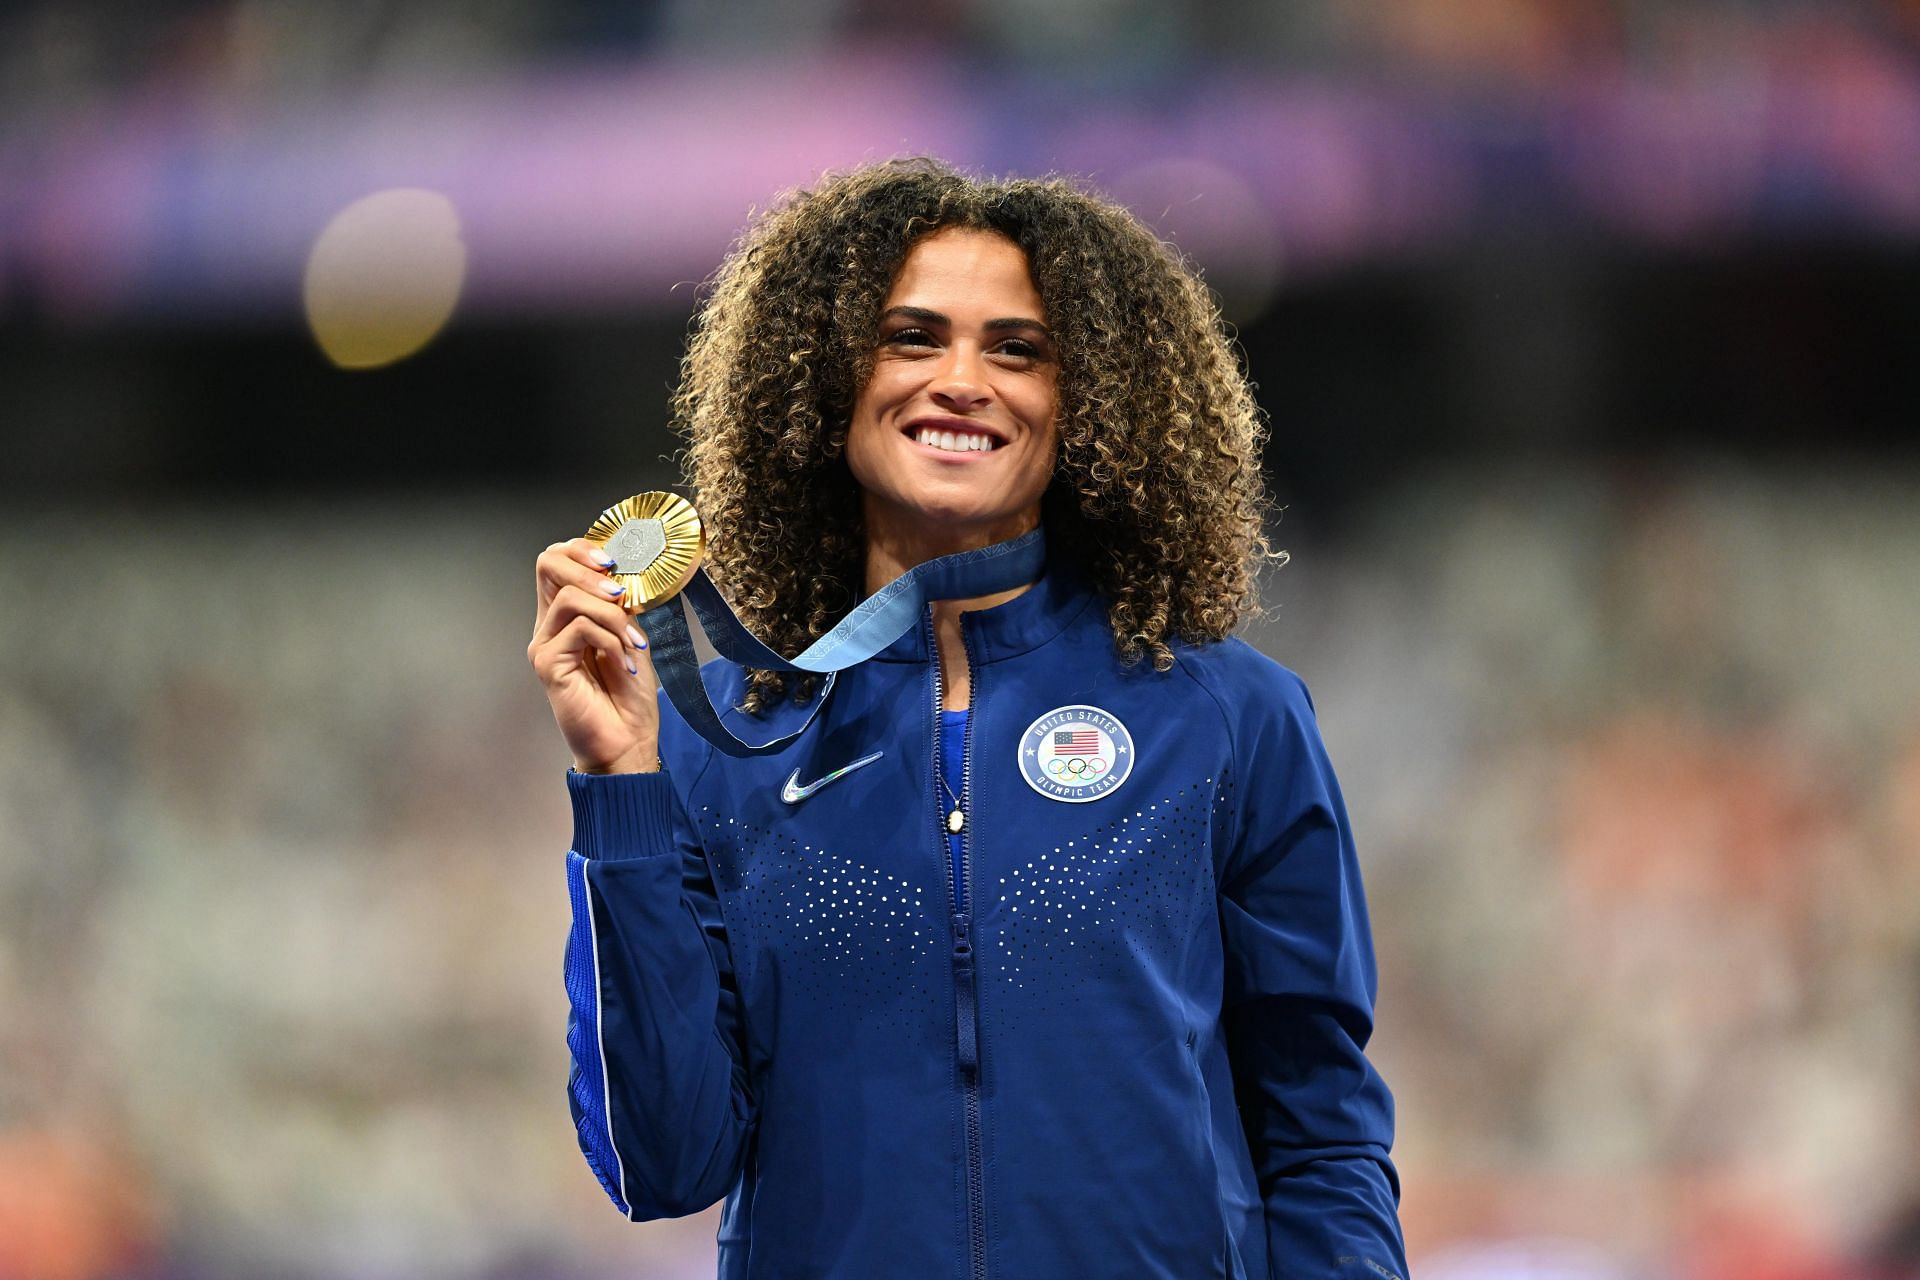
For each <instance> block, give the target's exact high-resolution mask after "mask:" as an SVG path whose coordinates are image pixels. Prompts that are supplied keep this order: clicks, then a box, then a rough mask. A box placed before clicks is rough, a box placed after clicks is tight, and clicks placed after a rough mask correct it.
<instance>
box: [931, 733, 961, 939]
mask: <svg viewBox="0 0 1920 1280" xmlns="http://www.w3.org/2000/svg"><path fill="white" fill-rule="evenodd" d="M966 751H967V713H966V712H965V711H948V710H947V709H946V708H944V707H942V708H941V710H940V774H941V776H942V777H944V778H945V779H946V780H947V787H950V788H952V790H953V795H956V796H958V795H963V794H964V793H963V790H962V784H963V782H964V773H965V769H964V766H965V760H966ZM934 789H935V790H936V791H938V792H939V793H940V794H939V796H938V797H937V799H938V800H939V802H940V822H941V828H940V829H941V830H942V831H945V830H946V825H945V824H946V820H947V815H948V814H949V813H952V812H953V799H952V797H951V796H949V795H948V794H947V791H946V789H945V788H941V787H938V786H936V787H935V788H934ZM947 855H948V856H949V857H951V858H952V859H953V904H954V908H955V909H956V910H959V911H965V910H966V909H967V882H966V879H965V870H966V869H965V868H964V867H962V866H961V864H960V837H959V836H958V835H955V834H952V833H949V834H948V836H947Z"/></svg>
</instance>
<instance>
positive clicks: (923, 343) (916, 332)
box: [886, 329, 934, 347]
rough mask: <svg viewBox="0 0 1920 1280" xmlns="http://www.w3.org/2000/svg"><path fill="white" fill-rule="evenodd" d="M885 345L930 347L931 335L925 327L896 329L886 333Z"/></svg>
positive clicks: (931, 344) (931, 343)
mask: <svg viewBox="0 0 1920 1280" xmlns="http://www.w3.org/2000/svg"><path fill="white" fill-rule="evenodd" d="M886 341H887V345H888V346H894V347H931V346H933V345H934V342H933V335H932V334H931V333H928V332H927V331H926V330H925V329H896V330H894V331H893V332H892V333H890V334H888V335H887V339H886Z"/></svg>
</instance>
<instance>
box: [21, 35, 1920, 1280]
mask: <svg viewBox="0 0 1920 1280" xmlns="http://www.w3.org/2000/svg"><path fill="white" fill-rule="evenodd" d="M917 152H933V153H937V154H939V155H942V156H944V157H946V158H948V159H950V160H953V161H955V162H958V163H961V164H964V165H967V166H972V167H976V168H979V169H982V170H986V171H991V172H1008V171H1015V172H1042V171H1060V172H1066V173H1072V174H1079V175H1084V176H1086V177H1089V178H1090V179H1092V180H1093V181H1094V182H1095V183H1096V184H1098V185H1099V186H1101V187H1102V188H1104V189H1106V190H1108V191H1109V192H1111V193H1113V194H1115V195H1117V196H1119V197H1120V198H1123V199H1124V200H1126V201H1127V202H1128V203H1129V204H1130V205H1131V206H1132V207H1133V208H1135V209H1136V210H1137V211H1138V212H1139V213H1140V214H1141V215H1142V216H1143V217H1145V218H1146V219H1147V220H1149V221H1150V222H1151V223H1153V224H1154V225H1155V226H1156V227H1157V228H1159V229H1160V231H1161V232H1162V233H1163V234H1164V235H1166V236H1167V237H1169V238H1170V239H1171V240H1172V241H1173V242H1174V243H1175V244H1177V245H1179V246H1180V247H1182V248H1183V249H1184V250H1185V251H1186V252H1188V253H1189V254H1190V255H1192V256H1193V257H1194V259H1195V260H1196V261H1197V262H1199V263H1200V264H1201V265H1202V266H1203V267H1204V268H1205V270H1206V272H1207V274H1208V278H1209V279H1210V280H1211V282H1212V283H1213V284H1214V286H1215V287H1216V289H1217V290H1218V291H1219V293H1220V295H1221V297H1222V300H1223V303H1224V306H1225V310H1226V313H1227V315H1228V317H1229V318H1230V319H1231V320H1232V322H1233V323H1234V324H1235V325H1236V326H1237V329H1238V333H1239V337H1240V340H1241V343H1242V345H1243V346H1244V349H1245V354H1246V358H1247V361H1248V363H1249V366H1250V368H1251V370H1252V372H1253V375H1254V377H1255V378H1256V380H1257V381H1258V383H1259V385H1260V388H1261V393H1262V396H1263V400H1264V403H1265V406H1266V408H1267V410H1268V412H1269V413H1270V415H1271V418H1272V424H1273V439H1272V445H1271V449H1270V451H1269V458H1268V460H1269V464H1270V470H1271V475H1272V481H1273V485H1274V488H1275V492H1276V495H1277V496H1278V498H1279V500H1280V502H1281V503H1282V504H1283V506H1284V514H1283V515H1282V517H1281V518H1280V520H1279V523H1278V525H1277V529H1276V538H1277V541H1278V543H1279V545H1282V546H1284V547H1286V548H1287V549H1289V550H1290V551H1291V552H1292V555H1293V559H1292V562H1291V563H1290V564H1289V565H1287V566H1286V567H1285V568H1284V569H1281V570H1279V571H1277V572H1275V573H1273V574H1271V575H1270V576H1269V578H1268V579H1267V581H1266V599H1267V601H1268V602H1269V604H1270V606H1271V612H1270V613H1269V614H1268V616H1267V617H1266V618H1264V619H1263V620H1262V621H1261V622H1260V623H1259V624H1258V625H1256V626H1255V627H1253V628H1252V630H1251V638H1252V639H1254V640H1255V642H1256V643H1258V644H1260V645H1261V646H1262V647H1263V648H1265V649H1266V650H1267V651H1268V652H1270V653H1272V654H1274V655H1275V656H1276V657H1278V658H1280V659H1281V660H1282V661H1284V662H1286V663H1288V664H1289V665H1291V666H1293V667H1294V668H1295V669H1297V670H1298V671H1300V672H1301V673H1302V674H1303V675H1304V676H1305V677H1306V679H1307V681H1308V683H1309V684H1310V685H1311V686H1312V687H1313V689H1314V691H1315V695H1316V699H1317V701H1318V704H1319V706H1320V708H1321V715H1322V721H1323V727H1324V730H1325V733H1326V736H1327V739H1328V741H1329V744H1330V746H1331V748H1332V751H1333V754H1334V759H1335V763H1336V765H1337V766H1338V767H1339V768H1340V770H1341V773H1342V777H1343V780H1344V783H1345V786H1346V790H1347V795H1348V802H1349V805H1350V807H1351V809H1352V812H1353V815H1354V820H1355V826H1356V830H1357V834H1358V837H1359V840H1360V844H1361V848H1362V854H1363V859H1364V861H1365V865H1366V868H1367V874H1368V880H1369V888H1370V892H1371V895H1372V899H1373V905H1374V927H1375V932H1376V942H1377V946H1378V949H1379V952H1380V957H1381V967H1382V991H1381V998H1380V1024H1381V1025H1380V1030H1379V1033H1378V1035H1377V1037H1376V1039H1375V1042H1374V1053H1375V1055H1376V1058H1377V1060H1378V1061H1379V1063H1380V1065H1381V1067H1382V1069H1383V1070H1384V1072H1385V1073H1386V1075H1387V1077H1388V1079H1389V1081H1390V1082H1391V1084H1392V1085H1393V1087H1394V1089H1395V1091H1396V1094H1397V1096H1398V1099H1399V1104H1400V1138H1399V1142H1398V1146H1397V1148H1396V1156H1397V1158H1398V1161H1399V1165H1400V1169H1401V1171H1402V1175H1403V1178H1404V1182H1405V1188H1406V1191H1405V1199H1404V1204H1403V1211H1404V1218H1405V1223H1406V1227H1407V1232H1408V1237H1409V1243H1410V1245H1411V1247H1412V1253H1413V1257H1414V1260H1415V1261H1414V1265H1415V1269H1416V1273H1417V1274H1419V1275H1421V1276H1424V1277H1435V1278H1440V1277H1445V1278H1446V1280H1464V1278H1469V1277H1471V1278H1479V1277H1489V1278H1493V1277H1498V1278H1513V1280H1519V1278H1521V1277H1541V1278H1545V1277H1553V1278H1555V1280H1562V1278H1564V1280H1589V1278H1591V1280H1602V1278H1613V1277H1619V1278H1622V1280H1625V1278H1627V1277H1635V1278H1645V1280H1666V1278H1669V1277H1671V1278H1673V1280H1750V1278H1758V1280H1829V1278H1831V1280H1842V1278H1853V1277H1861V1278H1866V1277H1896V1276H1913V1275H1917V1274H1920V1157H1917V1156H1916V1153H1915V1148H1916V1139H1920V663H1916V661H1915V654H1916V636H1920V590H1916V588H1917V587H1920V466H1916V461H1917V457H1916V455H1917V454H1920V449H1916V435H1917V432H1916V427H1920V4H1915V3H1914V2H1913V0H1878V2H1868V0H1859V2H1856V3H1811V2H1805V0H1700V2H1698V3H1685V4H1682V3H1657V2H1653V0H1377V2H1369V0H1291V2H1290V3H1288V4H1285V5H1274V4H1266V3H1255V2H1253V0H1216V2H1202V0H1155V2H1153V3H1144V2H1141V0H1062V2H1060V3H1052V4H1042V5H1015V4H1010V3H1006V2H1005V0H936V2H935V3H932V4H928V5H923V6H917V7H914V8H912V9H905V8H896V7H893V6H883V5H877V4H871V3H863V2H860V0H840V2H838V3H780V2H777V0H754V2H752V3H745V4H738V5H725V6H722V5H703V4H698V3H693V2H692V0H677V2H673V3H665V2H662V3H628V4H620V3H611V2H609V0H597V2H586V0H576V2H574V3H564V4H563V3H538V4H537V3H532V2H531V0H468V2H463V3H451V2H448V0H422V2H419V3H408V4H397V3H382V2H380V0H352V2H343V3H339V4H335V5H324V6H323V5H301V4H295V3H290V2H289V0H226V2H211V3H210V2H184V0H149V2H148V3H145V4H142V5H139V6H133V5H122V4H106V3H72V2H62V3H52V2H50V0H39V2H36V0H28V2H27V3H18V2H16V3H13V4H10V5H6V6H5V7H4V8H0V446H3V447H0V1277H6V1278H8V1280H12V1278H14V1277H31V1278H33V1280H43V1278H44V1280H96V1278H104V1277H155V1278H159V1277H236V1278H238V1277H262V1276H273V1277H287V1278H290V1280H303V1278H306V1277H312V1278H314V1280H332V1278H337V1277H369V1278H373V1277H381V1278H384V1277H463V1278H464V1277H497V1278H499V1280H520V1278H521V1277H550V1278H553V1280H562V1278H565V1280H572V1278H582V1280H584V1278H586V1277H602V1276H607V1277H611V1276H647V1277H662V1278H670V1280H679V1278H682V1277H700V1276H710V1275H711V1274H712V1239H711V1237H712V1230H713V1221H712V1218H711V1215H703V1216H701V1217H698V1218H695V1219H691V1220H688V1221H682V1222H663V1223H652V1224H647V1225H644V1226H633V1225H629V1224H626V1223H624V1222H623V1221H621V1220H620V1219H619V1218H618V1217H617V1215H616V1214H615V1213H614V1212H613V1211H612V1209H611V1208H610V1207H609V1206H608V1205H607V1203H606V1201H605V1200H604V1198H603V1196H602V1195H601V1193H600V1191H599V1188H598V1187H597V1185H596V1184H595V1182H594V1180H593V1178H592V1176H591V1174H590V1173H589V1172H588V1170H587V1168H586V1166H585V1164H584V1162H583V1161H582V1160H581V1159H580V1157H579V1155H578V1154H577V1152H576V1150H575V1148H574V1139H573V1133H572V1131H571V1126H570V1123H569V1120H568V1115H567V1109H566V1101H565V1094H564V1090H565V1081H566V1071H567V1057H566V1050H565V1045H564V1043H563V1032H564V1027H565V1017H566V1006H565V997H564V993H563V990H562V987H561V982H560V954H561V949H562V944H563V941H564V935H565V930H566V922H567V907H566V895H565V891H564V886H563V881H562V877H561V869H562V854H563V851H564V848H565V845H566V841H567V820H566V809H565V802H564V794H563V788H562V786H561V774H562V771H563V770H564V767H565V764H566V757H565V754H564V750H563V748H562V746H561V744H560V742H559V740H558V736H557V734H556V733H555V732H554V730H553V726H552V723H551V720H550V717H549V715H548V712H547V710H546V705H545V702H544V700H543V699H542V698H541V696H540V693H539V691H538V688H537V686H536V684H535V681H534V680H533V678H532V676H531V674H530V672H529V671H528V669H527V667H526V663H525V660H524V655H523V650H524V646H525V643H526V638H527V634H528V631H529V627H530V621H531V614H530V611H529V608H528V606H529V603H530V600H529V581H528V579H529V576H530V575H529V570H530V568H531V562H532V558H533V556H534V554H535V553H536V551H537V550H538V548H539V547H541V546H543V545H544V544H545V543H547V542H548V541H551V540H553V539H555V538H558V537H562V536H568V535H571V534H573V533H575V532H577V531H579V530H581V529H583V528H584V526H585V524H586V523H587V521H588V520H589V519H590V518H591V516H592V515H593V514H594V513H595V512H597V511H598V510H599V509H600V508H601V507H603V506H604V505H606V504H607V503H609V502H611V501H613V500H615V499H617V498H619V497H621V496H623V495H625V494H627V493H629V492H632V491H635V490H638V489H641V488H646V487H650V486H655V485H661V484H666V483H671V482H672V480H673V478H674V466H673V463H672V461H671V455H672V453H673V451H674V449H675V447H676V446H675V442H674V441H673V440H672V439H671V438H670V436H669V435H668V434H667V432H666V430H665V427H664V411H665V404H666V397H667V391H668V387H669V386H670V384H671V381H672V379H673V376H674V369H675V362H676V359H677V354H678V348H679V343H680V340H681V337H682V335H683V333H684V330H685V325H686V322H687V318H688V315H689V312H690V309H691V306H692V303H693V299H694V297H695V296H696V289H697V283H698V282H699V281H700V280H701V279H702V278H703V277H704V276H705V275H706V274H707V273H708V272H709V271H710V270H711V269H712V267H713V266H714V265H715V263H716V262H717V261H718V259H719V257H720V255H721V253H722V252H723V250H724V248H725V246H726V245H727V243H728V242H729V241H730V239H731V238H732V236H733V235H734V234H736V233H737V231H738V230H739V228H740V227H741V226H742V224H743V223H744V221H745V220H746V218H747V217H748V216H749V213H750V211H751V210H752V209H753V208H754V207H756V206H764V205H765V204H766V203H767V202H768V201H769V200H770V199H772V198H773V197H774V195H775V193H776V192H778V191H779V190H781V189H783V188H786V187H790V186H792V185H794V184H797V183H804V182H806V181H807V180H809V179H810V178H812V177H814V176H816V175H817V174H818V173H819V172H820V171H822V170H823V169H826V168H831V167H844V166H846V165H850V164H854V163H858V162H860V161H864V160H870V159H877V158H882V157H885V156H891V155H897V154H907V153H917Z"/></svg>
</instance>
